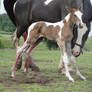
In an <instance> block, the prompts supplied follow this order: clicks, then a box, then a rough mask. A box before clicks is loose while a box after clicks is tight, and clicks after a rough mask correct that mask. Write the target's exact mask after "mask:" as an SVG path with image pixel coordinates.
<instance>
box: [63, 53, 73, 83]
mask: <svg viewBox="0 0 92 92" xmlns="http://www.w3.org/2000/svg"><path fill="white" fill-rule="evenodd" d="M63 61H64V65H65V71H66V77H67V78H68V79H69V80H70V81H72V82H74V79H73V78H72V77H71V75H70V73H69V68H68V64H69V58H68V55H67V53H66V52H64V55H63Z"/></svg>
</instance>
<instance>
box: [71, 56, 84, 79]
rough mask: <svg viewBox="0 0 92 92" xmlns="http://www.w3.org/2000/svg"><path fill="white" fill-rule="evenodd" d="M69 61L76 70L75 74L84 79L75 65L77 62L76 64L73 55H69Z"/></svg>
mask: <svg viewBox="0 0 92 92" xmlns="http://www.w3.org/2000/svg"><path fill="white" fill-rule="evenodd" d="M71 61H72V63H73V65H74V68H75V70H76V75H78V76H79V77H80V78H81V79H82V80H86V78H85V77H84V76H83V75H82V74H81V73H80V71H79V69H78V67H77V64H76V61H75V58H74V56H71Z"/></svg>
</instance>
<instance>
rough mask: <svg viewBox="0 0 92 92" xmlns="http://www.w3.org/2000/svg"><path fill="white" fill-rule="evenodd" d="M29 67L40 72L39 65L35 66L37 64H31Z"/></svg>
mask: <svg viewBox="0 0 92 92" xmlns="http://www.w3.org/2000/svg"><path fill="white" fill-rule="evenodd" d="M29 67H30V68H31V69H32V71H35V72H40V69H39V67H37V66H35V65H34V66H33V65H32V66H31V65H30V66H29Z"/></svg>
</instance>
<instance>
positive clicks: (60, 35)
mask: <svg viewBox="0 0 92 92" xmlns="http://www.w3.org/2000/svg"><path fill="white" fill-rule="evenodd" d="M68 11H69V14H68V15H67V16H66V17H65V18H64V19H63V20H62V21H60V22H57V23H48V22H43V21H40V22H36V23H33V24H32V25H31V26H30V27H29V29H28V37H27V40H26V41H25V43H24V44H23V46H22V47H21V48H20V49H19V50H18V52H17V58H16V63H17V62H18V59H19V57H20V56H21V54H22V52H23V51H26V52H27V53H29V52H30V51H31V49H30V45H32V44H34V43H35V42H36V41H37V39H38V38H40V37H45V38H47V39H48V40H54V41H56V42H57V44H58V46H59V47H60V50H61V52H62V58H61V60H63V62H64V67H65V74H66V77H67V78H68V79H69V80H70V81H72V82H74V79H73V78H72V77H71V75H70V73H69V64H70V63H73V64H74V67H75V69H76V73H77V75H78V76H79V77H80V78H81V79H83V80H85V77H84V76H82V74H81V73H80V72H79V70H78V68H77V65H76V62H75V59H74V57H73V56H72V53H71V52H72V51H71V40H72V37H73V27H74V24H76V25H80V24H81V21H80V19H79V18H78V17H77V15H76V12H78V11H79V9H68ZM28 61H29V60H27V61H26V62H25V72H26V73H28V65H29V62H28ZM16 63H15V64H14V66H13V70H12V77H14V76H15V67H16Z"/></svg>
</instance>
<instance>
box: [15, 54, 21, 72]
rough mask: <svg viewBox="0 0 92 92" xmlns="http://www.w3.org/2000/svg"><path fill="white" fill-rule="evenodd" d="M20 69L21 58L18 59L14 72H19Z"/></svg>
mask: <svg viewBox="0 0 92 92" xmlns="http://www.w3.org/2000/svg"><path fill="white" fill-rule="evenodd" d="M21 67H22V56H21V57H20V59H19V60H18V63H17V65H16V71H17V70H20V69H21Z"/></svg>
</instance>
